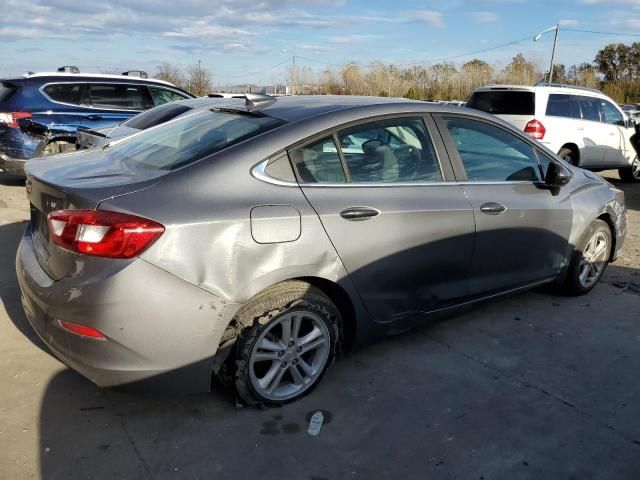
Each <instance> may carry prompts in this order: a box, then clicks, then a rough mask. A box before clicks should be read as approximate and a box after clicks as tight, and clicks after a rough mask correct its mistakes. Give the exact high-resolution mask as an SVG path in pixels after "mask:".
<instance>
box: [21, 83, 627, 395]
mask: <svg viewBox="0 0 640 480" xmlns="http://www.w3.org/2000/svg"><path fill="white" fill-rule="evenodd" d="M26 171H27V183H26V187H27V191H28V195H29V200H30V203H31V222H30V224H29V227H28V228H27V230H26V232H25V234H24V237H23V239H22V241H21V243H20V247H19V250H18V253H17V274H18V279H19V283H20V287H21V291H22V303H23V307H24V311H25V313H26V315H27V317H28V319H29V321H30V323H31V325H32V326H33V328H34V329H35V331H36V332H37V333H38V334H39V336H40V337H41V338H42V339H43V341H44V342H45V343H46V344H47V345H48V346H49V348H50V349H51V350H52V351H53V352H54V353H55V355H56V356H57V357H58V358H60V359H61V360H62V361H63V362H64V363H66V364H67V365H69V366H70V367H71V368H73V369H75V370H77V371H78V372H80V373H82V374H83V375H85V376H86V377H88V378H90V379H91V380H93V381H94V382H95V383H97V384H98V385H101V386H105V387H106V386H123V385H125V386H142V387H144V388H150V387H151V386H161V387H162V388H167V389H173V390H175V389H179V390H181V391H203V390H208V389H210V387H211V380H212V376H216V377H217V378H219V379H220V380H222V382H223V383H225V384H227V385H230V386H232V387H233V388H234V389H235V391H236V392H237V394H238V396H239V397H240V398H241V399H242V400H243V401H244V402H246V403H248V404H251V405H279V404H283V403H287V402H290V401H293V400H296V399H298V398H300V397H301V396H303V395H305V394H307V393H309V392H310V391H311V390H312V389H313V388H314V387H315V386H316V385H318V383H319V382H320V380H321V379H322V377H323V375H324V374H325V372H326V370H327V368H328V367H329V365H330V364H331V363H332V362H333V360H334V358H335V356H336V354H338V353H340V352H343V351H346V350H349V349H351V348H353V347H354V346H356V345H360V344H363V343H366V342H367V341H370V340H372V339H374V338H376V337H379V336H383V335H389V334H395V333H399V332H402V331H405V330H406V329H408V328H410V327H413V326H416V325H420V324H424V322H426V321H428V320H429V319H434V318H440V317H441V316H443V315H448V314H450V313H451V312H454V311H456V310H458V309H459V308H460V307H462V306H465V307H468V306H469V305H473V304H474V303H477V302H481V301H484V300H487V299H493V298H496V297H499V296H503V295H506V294H514V293H517V292H521V291H525V290H528V289H531V288H534V287H537V286H540V285H544V284H551V285H553V286H555V287H556V288H558V289H561V290H563V291H564V292H567V293H568V294H574V295H579V294H585V293H587V292H589V291H590V290H591V289H592V288H594V286H595V285H596V283H597V282H598V280H599V279H600V277H601V275H602V273H603V271H604V269H605V268H606V266H607V264H608V263H609V262H611V261H613V260H615V258H616V255H617V253H618V252H619V251H620V248H621V247H622V244H623V241H624V237H625V229H626V220H625V206H624V196H623V193H622V192H621V191H620V190H618V189H616V188H614V187H613V186H612V185H610V184H608V183H607V182H605V181H604V180H602V179H600V178H599V177H597V176H596V175H594V174H592V173H590V172H588V171H584V170H582V169H580V168H577V167H573V166H571V165H568V164H567V163H565V162H564V161H562V160H560V159H559V158H558V157H556V156H555V155H554V154H553V153H552V152H550V151H548V150H547V149H545V148H544V147H543V146H541V145H540V144H539V143H537V142H535V141H534V140H532V139H531V138H530V137H528V136H526V135H525V134H523V133H521V132H519V131H518V130H516V129H515V128H513V127H511V126H510V125H508V124H506V123H504V122H502V121H500V120H498V119H496V118H495V117H492V116H490V115H487V114H484V113H482V112H478V111H471V110H467V109H464V108H457V107H449V106H444V105H437V104H427V103H423V102H415V101H409V100H403V99H384V98H370V97H348V96H339V97H333V96H317V97H281V98H278V99H277V101H276V99H275V98H271V97H268V96H261V95H251V94H248V95H247V101H246V105H245V104H236V105H234V106H225V107H213V108H209V109H198V110H197V111H194V113H192V114H189V115H186V116H182V117H180V118H176V119H174V120H171V121H169V122H167V123H164V124H162V125H159V126H157V127H153V128H150V129H148V130H145V131H144V132H141V133H139V134H136V135H134V136H132V137H130V138H128V139H125V140H123V141H121V142H118V143H117V144H114V145H111V146H108V147H106V148H104V149H96V150H87V151H84V152H77V153H71V154H66V155H62V156H58V157H55V158H52V159H51V160H50V161H47V162H37V161H34V162H29V163H28V164H27V167H26Z"/></svg>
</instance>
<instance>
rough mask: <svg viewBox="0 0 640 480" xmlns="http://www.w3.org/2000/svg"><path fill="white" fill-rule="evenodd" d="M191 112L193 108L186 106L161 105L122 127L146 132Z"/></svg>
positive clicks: (139, 115)
mask: <svg viewBox="0 0 640 480" xmlns="http://www.w3.org/2000/svg"><path fill="white" fill-rule="evenodd" d="M189 110H191V108H190V107H187V106H186V105H182V104H175V103H168V104H166V105H161V106H159V107H156V108H152V109H151V110H147V111H146V112H144V113H140V114H138V115H136V116H135V117H133V118H131V119H130V120H127V121H126V122H124V123H123V124H122V125H123V126H125V127H129V128H135V129H138V130H146V129H147V128H151V127H155V126H156V125H160V124H161V123H165V122H168V121H169V120H171V119H173V118H175V117H177V116H178V115H182V114H183V113H185V112H188V111H189Z"/></svg>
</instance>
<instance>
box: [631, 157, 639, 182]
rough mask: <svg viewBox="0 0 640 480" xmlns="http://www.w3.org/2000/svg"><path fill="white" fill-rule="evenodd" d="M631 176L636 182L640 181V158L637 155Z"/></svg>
mask: <svg viewBox="0 0 640 480" xmlns="http://www.w3.org/2000/svg"><path fill="white" fill-rule="evenodd" d="M631 175H632V176H633V178H635V179H636V180H640V157H638V156H637V155H636V158H635V160H634V161H633V163H632V164H631Z"/></svg>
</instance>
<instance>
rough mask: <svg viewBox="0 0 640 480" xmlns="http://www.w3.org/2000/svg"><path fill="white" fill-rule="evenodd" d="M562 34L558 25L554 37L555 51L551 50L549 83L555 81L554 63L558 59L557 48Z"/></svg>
mask: <svg viewBox="0 0 640 480" xmlns="http://www.w3.org/2000/svg"><path fill="white" fill-rule="evenodd" d="M559 33H560V24H557V25H556V34H555V36H554V37H553V49H552V50H551V66H549V83H551V82H552V81H553V61H554V60H555V57H556V46H557V45H558V34H559Z"/></svg>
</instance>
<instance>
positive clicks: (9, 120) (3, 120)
mask: <svg viewBox="0 0 640 480" xmlns="http://www.w3.org/2000/svg"><path fill="white" fill-rule="evenodd" d="M23 118H31V112H11V113H0V124H3V125H5V126H7V127H9V128H20V125H18V120H22V119H23Z"/></svg>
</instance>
